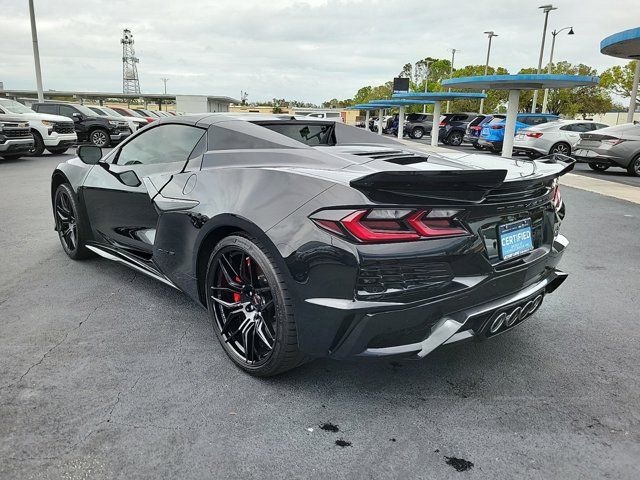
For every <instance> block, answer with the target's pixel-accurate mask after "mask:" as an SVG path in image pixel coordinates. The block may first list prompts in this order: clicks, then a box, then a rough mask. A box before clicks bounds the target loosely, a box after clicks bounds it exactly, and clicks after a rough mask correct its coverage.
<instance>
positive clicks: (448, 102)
mask: <svg viewBox="0 0 640 480" xmlns="http://www.w3.org/2000/svg"><path fill="white" fill-rule="evenodd" d="M459 51H460V50H456V49H455V48H452V49H451V69H450V70H449V78H453V61H454V60H455V59H456V52H459ZM448 91H449V92H450V91H451V88H449V90H448ZM450 105H451V102H450V101H449V100H447V113H449V106H450ZM433 121H434V122H436V121H438V122H439V121H440V120H436V119H435V118H434V119H433Z"/></svg>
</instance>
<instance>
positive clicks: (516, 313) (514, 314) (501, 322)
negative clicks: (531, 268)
mask: <svg viewBox="0 0 640 480" xmlns="http://www.w3.org/2000/svg"><path fill="white" fill-rule="evenodd" d="M542 300H543V296H542V295H538V296H537V297H535V298H534V299H533V300H529V301H528V302H527V303H526V304H525V305H524V306H519V307H516V308H514V309H513V310H512V311H511V312H510V313H509V312H502V313H500V314H499V315H497V316H496V318H494V319H493V321H492V322H491V325H490V326H489V333H490V334H491V335H494V334H496V333H498V332H499V331H500V329H502V327H504V329H503V330H506V329H507V328H511V327H512V326H514V325H515V324H516V323H518V322H520V321H522V320H524V319H525V318H527V317H529V316H531V315H533V314H534V313H535V312H536V310H538V308H540V305H542Z"/></svg>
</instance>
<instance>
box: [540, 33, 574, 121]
mask: <svg viewBox="0 0 640 480" xmlns="http://www.w3.org/2000/svg"><path fill="white" fill-rule="evenodd" d="M565 30H569V33H567V35H574V33H573V27H564V28H561V29H560V30H554V31H553V32H551V35H552V36H553V40H552V41H551V55H549V65H547V73H548V74H549V75H551V68H552V66H553V50H554V49H555V47H556V35H558V34H559V33H560V32H563V31H565ZM548 100H549V89H548V88H545V89H544V97H542V113H547V101H548Z"/></svg>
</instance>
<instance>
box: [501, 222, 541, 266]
mask: <svg viewBox="0 0 640 480" xmlns="http://www.w3.org/2000/svg"><path fill="white" fill-rule="evenodd" d="M498 241H499V242H500V258H502V260H508V259H509V258H514V257H517V256H519V255H522V254H523V253H527V252H530V251H531V250H533V236H532V231H531V219H530V218H525V219H524V220H518V221H517V222H511V223H506V224H504V225H499V226H498Z"/></svg>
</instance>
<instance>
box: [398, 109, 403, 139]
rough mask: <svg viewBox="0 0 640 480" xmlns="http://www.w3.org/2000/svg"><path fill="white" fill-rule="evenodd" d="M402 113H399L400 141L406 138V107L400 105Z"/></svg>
mask: <svg viewBox="0 0 640 480" xmlns="http://www.w3.org/2000/svg"><path fill="white" fill-rule="evenodd" d="M399 110H400V113H398V140H402V139H403V138H404V105H400V108H399Z"/></svg>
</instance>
